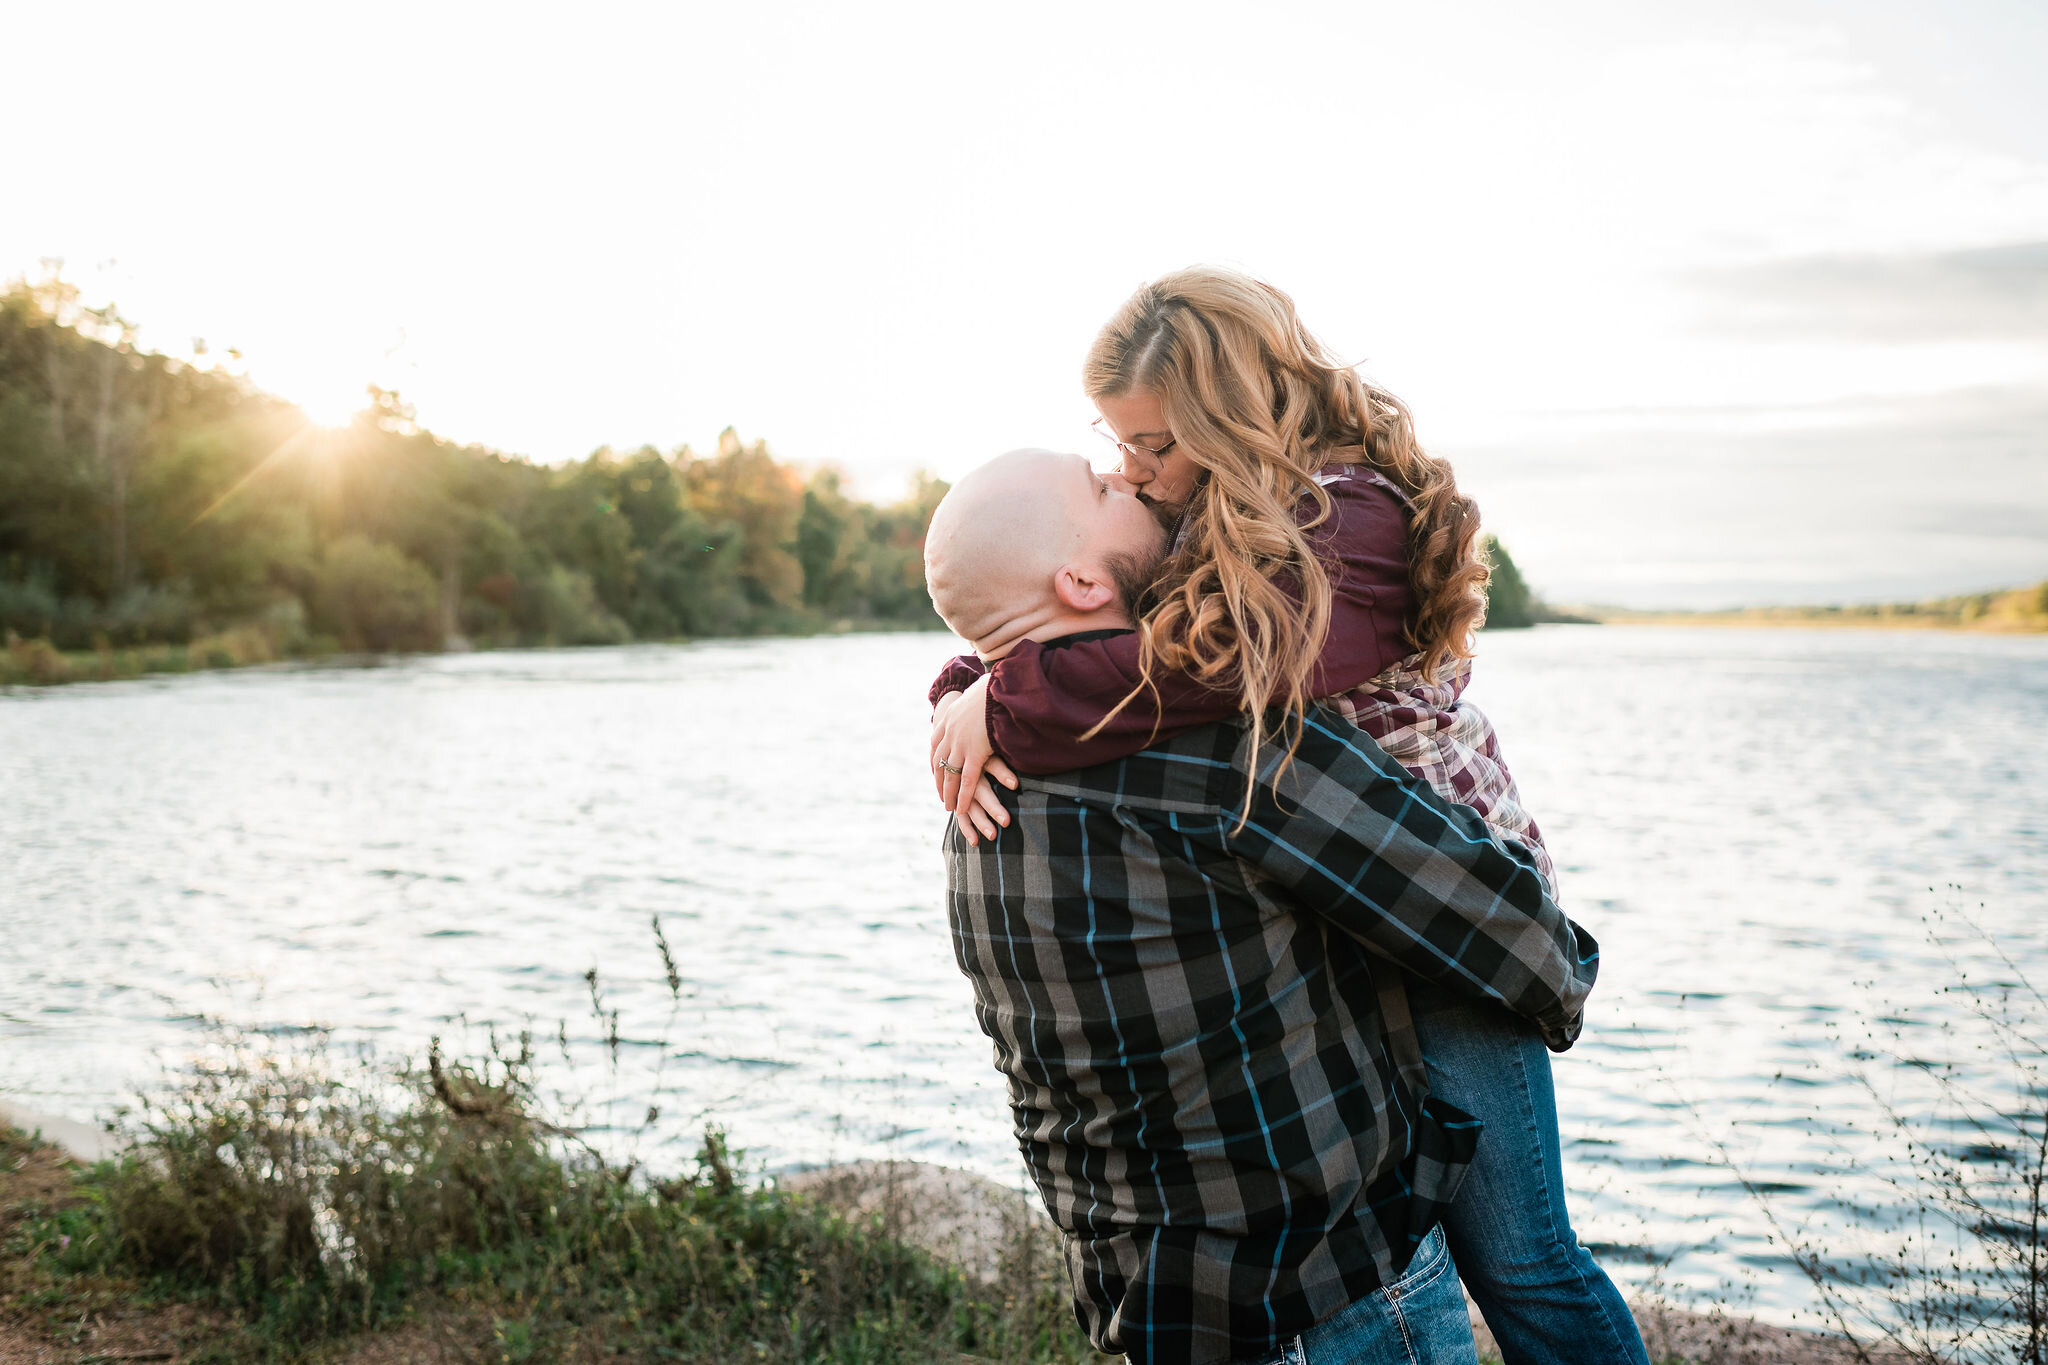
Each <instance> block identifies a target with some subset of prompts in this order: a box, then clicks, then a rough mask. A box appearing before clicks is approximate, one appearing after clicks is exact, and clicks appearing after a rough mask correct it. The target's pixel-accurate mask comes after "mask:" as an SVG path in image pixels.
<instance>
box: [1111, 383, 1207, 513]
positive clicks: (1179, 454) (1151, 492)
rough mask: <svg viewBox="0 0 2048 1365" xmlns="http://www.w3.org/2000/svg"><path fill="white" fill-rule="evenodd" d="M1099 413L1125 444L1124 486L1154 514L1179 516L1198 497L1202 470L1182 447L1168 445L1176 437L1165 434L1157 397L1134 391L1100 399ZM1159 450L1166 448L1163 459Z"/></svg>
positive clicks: (1166, 432) (1138, 390)
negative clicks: (1158, 452)
mask: <svg viewBox="0 0 2048 1365" xmlns="http://www.w3.org/2000/svg"><path fill="white" fill-rule="evenodd" d="M1095 410H1096V411H1097V412H1099V413H1101V414H1102V425H1103V426H1105V427H1108V428H1109V430H1110V434H1111V435H1112V436H1113V437H1114V438H1115V439H1116V440H1118V441H1120V442H1122V443H1123V446H1124V449H1122V450H1120V451H1118V454H1119V455H1120V456H1121V457H1122V460H1123V464H1122V473H1123V476H1124V482H1125V483H1127V484H1129V485H1130V488H1131V491H1132V492H1134V493H1136V494H1137V495H1138V498H1139V500H1140V501H1142V502H1145V503H1148V504H1150V506H1151V507H1152V509H1153V511H1154V512H1155V513H1156V514H1158V515H1160V516H1162V517H1175V516H1178V515H1179V514H1180V511H1181V509H1182V508H1184V507H1186V506H1187V501H1188V499H1189V498H1191V497H1193V496H1194V492H1195V485H1196V484H1197V483H1199V482H1200V480H1201V474H1202V471H1201V467H1200V466H1198V465H1197V464H1196V463H1195V462H1194V461H1193V460H1191V459H1189V458H1188V456H1187V453H1186V452H1185V451H1183V450H1182V449H1181V448H1180V446H1179V445H1178V444H1170V443H1172V442H1173V433H1172V432H1171V431H1169V430H1167V427H1166V410H1165V408H1164V407H1163V406H1162V405H1161V404H1160V402H1159V395H1158V394H1155V393H1151V392H1148V391H1147V390H1144V389H1133V390H1131V391H1130V392H1129V393H1125V394H1119V395H1117V396H1116V397H1114V398H1098V399H1096V400H1095ZM1161 448H1164V449H1165V450H1166V453H1165V454H1164V455H1155V454H1153V453H1152V452H1153V451H1155V450H1159V449H1161Z"/></svg>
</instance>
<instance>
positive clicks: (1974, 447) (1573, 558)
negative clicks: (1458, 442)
mask: <svg viewBox="0 0 2048 1365" xmlns="http://www.w3.org/2000/svg"><path fill="white" fill-rule="evenodd" d="M1827 415H1828V416H1830V417H1831V418H1833V419H1834V420H1831V421H1826V422H1821V421H1813V422H1801V423H1800V424H1798V425H1787V426H1780V427H1777V428H1735V427H1718V428H1717V427H1714V426H1706V425H1700V424H1696V423H1692V422H1685V421H1681V422H1672V421H1668V420H1662V418H1663V416H1664V415H1660V414H1643V416H1644V420H1643V421H1642V422H1641V424H1640V425H1638V426H1636V427H1635V428H1633V429H1630V430H1622V429H1615V428H1606V429H1595V430H1586V431H1583V432H1581V433H1580V434H1578V435H1576V436H1571V437H1564V438H1561V439H1558V440H1555V441H1553V442H1551V443H1549V444H1547V445H1546V446H1545V447H1544V448H1542V449H1541V450H1540V451H1535V452H1532V451H1531V450H1529V449H1528V448H1527V447H1525V446H1517V445H1509V444H1490V445H1473V446H1468V447H1464V448H1458V447H1446V448H1443V449H1441V450H1440V452H1439V453H1442V454H1445V455H1448V456H1449V457H1450V459H1451V461H1452V463H1453V464H1454V465H1455V467H1456V468H1457V471H1458V479H1459V483H1460V484H1461V485H1462V486H1464V487H1465V488H1466V489H1467V490H1468V491H1470V492H1471V493H1472V494H1473V495H1474V496H1475V497H1477V498H1478V500H1479V503H1480V506H1481V509H1482V512H1483V515H1484V516H1485V518H1486V522H1487V524H1488V526H1489V527H1492V528H1494V529H1496V530H1498V531H1499V533H1500V535H1501V536H1502V538H1503V539H1504V540H1505V541H1506V542H1507V544H1508V546H1509V548H1510V549H1511V550H1512V551H1513V552H1514V555H1515V558H1516V560H1517V562H1519V563H1520V564H1521V566H1522V570H1523V572H1524V573H1525V574H1526V575H1527V576H1528V577H1529V580H1530V582H1531V583H1532V584H1533V585H1534V586H1535V587H1536V588H1537V589H1538V590H1539V591H1541V592H1543V593H1545V594H1546V595H1548V596H1550V597H1551V598H1552V599H1553V600H1559V601H1580V602H1609V603H1616V604H1620V605H1626V606H1641V607H1669V606H1687V607H1722V606H1739V605H1748V604H1755V603H1805V602H1859V601H1864V602H1867V601H1904V600H1910V599H1917V598H1922V597H1933V596H1941V595H1944V594H1947V593H1955V592H1973V591H1979V590H1983V589H1987V588H1993V587H2008V586H2012V585H2015V584H2021V583H2033V582H2038V581H2040V580H2041V579H2043V578H2044V577H2048V383H2034V384H2018V385H1998V386H1981V387H1976V388H1970V389H1955V390H1949V391H1945V392H1941V393H1935V394H1921V395H1904V396H1897V397H1886V398H1883V399H1871V400H1867V401H1866V402H1864V403H1863V404H1860V405H1850V404H1843V405H1836V406H1831V407H1830V409H1829V410H1828V413H1827Z"/></svg>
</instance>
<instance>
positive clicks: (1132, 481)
mask: <svg viewBox="0 0 2048 1365" xmlns="http://www.w3.org/2000/svg"><path fill="white" fill-rule="evenodd" d="M1158 473H1159V471H1158V470H1156V469H1153V468H1151V467H1150V466H1149V465H1148V464H1147V463H1146V462H1145V457H1144V456H1142V455H1126V456H1124V458H1123V463H1122V464H1120V465H1118V466H1117V477H1119V478H1121V479H1122V480H1123V481H1124V483H1125V484H1127V485H1128V487H1126V488H1125V490H1124V491H1125V492H1127V493H1128V492H1135V491H1136V490H1138V489H1140V488H1143V487H1144V486H1145V485H1146V484H1148V483H1150V482H1152V480H1153V479H1154V478H1155V477H1156V476H1157V475H1158Z"/></svg>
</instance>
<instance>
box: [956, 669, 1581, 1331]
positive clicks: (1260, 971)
mask: <svg viewBox="0 0 2048 1365" xmlns="http://www.w3.org/2000/svg"><path fill="white" fill-rule="evenodd" d="M1250 747H1251V746H1250V744H1249V742H1248V736H1247V733H1246V731H1245V730H1244V729H1243V727H1242V726H1241V725H1237V724H1231V723H1223V724H1216V725H1209V726H1204V727H1202V728H1200V729H1197V730H1193V731H1189V732H1188V733H1186V734H1183V735H1181V736H1178V737H1177V738H1175V739H1173V740H1171V741H1169V742H1166V743H1163V744H1160V745H1158V746H1156V747H1154V748H1152V749H1149V750H1147V751H1145V752H1143V753H1140V754H1136V755H1134V756H1132V757H1130V758H1126V759H1122V760H1119V761H1117V762H1113V763H1106V764H1102V765H1100V766H1098V767H1094V768H1089V769H1084V770H1082V771H1080V772H1075V773H1069V774H1064V775H1060V776H1055V777H1049V778H1025V779H1024V780H1023V785H1022V788H1021V790H1019V791H1018V792H1015V793H1004V795H1003V799H1004V801H1005V803H1006V804H1008V805H1009V807H1010V809H1011V813H1012V819H1011V823H1010V825H1009V827H1008V828H1006V829H1004V830H1003V831H1001V833H1000V835H999V837H997V838H996V839H994V840H984V841H982V842H981V843H980V845H979V846H977V847H973V848H970V847H968V845H967V844H966V842H965V840H963V839H962V838H961V837H960V834H959V831H958V829H957V828H956V827H953V826H951V825H950V824H949V828H948V833H947V836H946V842H945V855H946V869H947V882H948V893H949V894H948V901H949V912H950V916H951V920H952V928H953V936H954V945H955V951H956V954H957V956H958V959H959V963H960V967H961V970H962V971H963V972H965V973H966V975H967V976H968V978H969V980H970V981H971V982H972V984H973V988H974V995H975V1010H976V1015H977V1018H978V1020H979V1022H980V1024H981V1027H982V1029H983V1031H984V1032H986V1033H987V1034H988V1036H989V1037H990V1039H991V1040H992V1041H993V1042H994V1044H995V1061H996V1066H997V1068H998V1069H999V1070H1001V1071H1002V1072H1003V1073H1004V1075H1005V1077H1006V1078H1007V1080H1008V1083H1009V1091H1010V1099H1011V1106H1012V1111H1013V1113H1014V1116H1015V1120H1016V1131H1017V1139H1018V1142H1019V1144H1020V1146H1021V1147H1022V1148H1023V1152H1024V1156H1025V1159H1026V1162H1027V1163H1028V1165H1029V1167H1030V1169H1031V1173H1032V1176H1033V1178H1034V1180H1035V1181H1036V1182H1037V1185H1038V1189H1039V1193H1040V1194H1041V1196H1042V1197H1043V1198H1044V1200H1045V1205H1046V1208H1047V1210H1048V1211H1049V1212H1050V1213H1051V1214H1052V1217H1053V1220H1054V1222H1055V1223H1057V1224H1058V1225H1059V1227H1060V1229H1061V1230H1062V1232H1063V1233H1064V1234H1065V1240H1066V1249H1067V1267H1068V1271H1069V1274H1070V1276H1071V1279H1072V1282H1073V1287H1074V1294H1075V1309H1076V1312H1077V1314H1078V1316H1079V1317H1080V1319H1081V1322H1082V1325H1083V1326H1084V1327H1086V1328H1087V1330H1088V1333H1089V1336H1090V1337H1091V1338H1092V1339H1093V1341H1094V1342H1095V1344H1096V1346H1097V1347H1098V1348H1099V1349H1101V1350H1104V1351H1107V1352H1111V1353H1127V1354H1128V1355H1129V1357H1130V1358H1131V1360H1132V1361H1134V1362H1142V1365H1169V1363H1173V1365H1178V1363H1179V1362H1189V1363H1190V1365H1195V1363H1208V1362H1226V1361H1236V1360H1248V1359H1256V1358H1258V1357H1259V1356H1261V1355H1262V1354H1266V1353H1269V1352H1270V1351H1272V1350H1273V1349H1274V1348H1276V1347H1277V1346H1278V1344H1279V1343H1281V1342H1284V1341H1286V1340H1287V1339H1289V1338H1291V1337H1293V1336H1295V1335H1297V1334H1299V1333H1300V1332H1303V1331H1305V1330H1307V1329H1308V1328H1309V1327H1310V1326H1312V1325H1314V1324H1315V1323H1316V1322H1318V1321H1320V1320H1322V1319H1323V1318H1325V1317H1328V1316H1329V1315H1331V1314H1332V1313H1335V1312H1336V1311H1338V1310H1339V1309H1341V1308H1343V1307H1344V1306H1345V1305H1346V1304H1348V1303H1351V1302H1353V1301H1354V1300H1356V1299H1358V1298H1360V1297H1362V1296H1363V1295H1365V1294H1368V1293H1370V1292H1372V1291H1373V1290H1375V1289H1377V1288H1378V1287H1379V1286H1381V1285H1382V1284H1385V1283H1387V1282H1389V1281H1390V1280H1391V1279H1393V1278H1394V1277H1395V1276H1396V1275H1398V1274H1399V1272H1400V1271H1401V1270H1402V1268H1403V1267H1405V1265H1406V1264H1407V1262H1408V1259H1409V1257H1410V1256H1411V1255H1412V1253H1413V1249H1414V1247H1415V1245H1416V1243H1417V1242H1419V1241H1420V1240H1421V1238H1422V1237H1423V1236H1424V1235H1426V1234H1427V1232H1428V1231H1429V1229H1430V1228H1431V1227H1432V1226H1434V1225H1435V1223H1436V1222H1437V1220H1438V1217H1439V1215H1440V1213H1441V1210H1442V1208H1443V1207H1444V1206H1445V1205H1446V1204H1447V1203H1448V1201H1449V1199H1450V1198H1451V1196H1452V1195H1453V1194H1454V1193H1455V1191H1456V1187H1457V1183H1458V1181H1459V1179H1460V1178H1461V1177H1462V1175H1463V1173H1464V1167H1465V1166H1466V1164H1467V1163H1469V1161H1470V1159H1471V1154H1472V1151H1473V1148H1474V1144H1475V1142H1476V1140H1477V1137H1478V1134H1477V1132H1476V1129H1477V1126H1478V1125H1477V1123H1476V1121H1474V1120H1472V1119H1471V1118H1470V1117H1469V1116H1468V1115H1464V1114H1462V1113H1460V1112H1458V1111H1456V1110H1454V1109H1451V1108H1450V1107H1449V1106H1447V1105H1444V1104H1443V1103H1442V1102H1441V1101H1436V1100H1432V1099H1431V1098H1430V1097H1429V1094H1428V1089H1427V1083H1426V1079H1425V1075H1424V1072H1423V1069H1422V1061H1421V1054H1420V1049H1419V1048H1418V1047H1417V1045H1416V1042H1415V1039H1414V1035H1413V1032H1412V1027H1411V1026H1410V1024H1409V1022H1408V1013H1407V1004H1406V995H1405V991H1404V988H1403V986H1402V973H1401V972H1400V971H1398V970H1393V969H1391V968H1389V966H1388V965H1387V963H1389V962H1391V963H1394V964H1398V966H1399V967H1401V968H1405V969H1406V970H1408V971H1411V972H1414V973H1415V974H1416V975H1418V976H1421V977H1424V978H1428V979H1431V980H1438V981H1444V982H1448V983H1451V984H1452V985H1453V986H1455V987H1456V988H1459V989H1462V990H1466V991H1469V992H1470V993H1472V994H1473V995H1474V996H1475V997H1484V998H1488V999H1492V1000H1496V1001H1499V1002H1501V1003H1503V1004H1505V1005H1507V1006H1508V1007H1509V1008H1511V1009H1513V1010H1515V1011H1517V1012H1518V1013H1520V1014H1522V1015H1525V1016H1526V1017H1528V1018H1530V1019H1533V1020H1534V1021H1535V1022H1536V1023H1537V1024H1538V1025H1539V1026H1541V1027H1542V1028H1543V1029H1544V1032H1545V1034H1546V1037H1547V1039H1548V1040H1549V1041H1550V1043H1551V1045H1552V1046H1553V1047H1556V1048H1559V1049H1562V1048H1563V1047H1566V1046H1569V1045H1570V1041H1571V1039H1572V1038H1574V1037H1575V1036H1576V1035H1577V1032H1578V1027H1579V1020H1580V1017H1581V1013H1582V1010H1583V1007H1584V1002H1585V998H1586V994H1587V992H1588V991H1589V990H1590V988H1591V986H1592V983H1593V977H1594V973H1595V971H1596V970H1597V966H1598V947H1597V945H1596V944H1595V943H1594V942H1593V940H1592V939H1591V938H1590V937H1589V936H1588V935H1586V934H1585V932H1584V931H1583V930H1578V929H1577V928H1576V927H1575V926H1574V925H1573V924H1572V923H1571V922H1570V921H1569V920H1567V919H1566V918H1565V916H1564V914H1563V913H1562V912H1561V911H1560V910H1559V909H1558V908H1557V906H1556V904H1555V903H1554V902H1553V901H1551V900H1550V898H1549V897H1548V895H1547V894H1546V892H1545V889H1544V886H1543V883H1542V881H1541V879H1540V878H1539V877H1538V876H1537V875H1536V873H1535V871H1534V870H1533V869H1532V867H1531V866H1530V863H1529V859H1528V855H1527V852H1526V850H1523V849H1520V848H1519V847H1518V846H1515V845H1512V844H1503V843H1501V842H1499V841H1498V840H1496V839H1495V838H1494V837H1493V836H1492V835H1491V834H1490V833H1489V831H1488V830H1487V828H1486V826H1485V825H1484V824H1483V823H1482V822H1481V821H1480V819H1479V818H1478V816H1476V815H1475V814H1473V813H1472V812H1471V811H1469V810H1466V809H1464V808H1462V807H1459V806H1454V805H1451V804H1449V803H1447V802H1445V801H1444V800H1443V798H1441V797H1440V796H1438V795H1437V794H1436V793H1435V792H1433V791H1432V790H1431V789H1430V787H1429V785H1428V783H1426V782H1424V781H1423V780H1421V779H1419V778H1417V777H1415V776H1414V775H1412V774H1411V773H1409V772H1408V771H1407V770H1406V769H1404V768H1403V767H1401V765H1400V764H1398V763H1396V762H1394V761H1393V760H1392V759H1391V758H1389V757H1388V756H1387V755H1386V753H1385V752H1384V751H1382V750H1381V749H1380V748H1379V746H1378V745H1377V744H1375V743H1374V742H1373V741H1372V740H1371V739H1370V738H1369V737H1368V736H1366V735H1365V734H1363V733H1362V732H1360V731H1359V730H1358V729H1356V728H1355V727H1353V726H1352V725H1350V724H1349V723H1347V722H1345V721H1344V720H1343V719H1342V718H1341V717H1339V716H1337V715H1336V714H1335V713H1333V712H1331V711H1329V710H1326V709H1321V708H1318V709H1314V710H1311V711H1310V712H1309V714H1308V717H1307V720H1306V723H1305V726H1304V729H1303V733H1302V736H1301V743H1300V745H1299V747H1298V748H1297V750H1296V751H1295V754H1294V757H1293V760H1292V762H1291V763H1287V764H1285V765H1282V763H1281V761H1280V760H1281V755H1280V753H1279V752H1278V751H1277V750H1276V749H1275V748H1274V747H1273V746H1271V745H1268V746H1266V747H1265V748H1264V749H1263V750H1262V751H1261V752H1260V754H1259V755H1258V760H1259V763H1260V765H1261V766H1260V774H1259V781H1258V782H1257V784H1256V785H1255V787H1254V788H1253V791H1252V795H1251V800H1250V805H1249V811H1248V812H1247V810H1246V795H1247V790H1246V785H1247V784H1246V776H1247V772H1248V771H1249V764H1250V763H1251V762H1252V760H1253V756H1252V754H1251V753H1250V752H1249V751H1250ZM1241 815H1247V816H1248V818H1246V819H1245V820H1244V823H1243V825H1242V827H1241V828H1240V827H1239V819H1240V816H1241ZM1380 959H1384V961H1382V960H1380Z"/></svg>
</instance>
